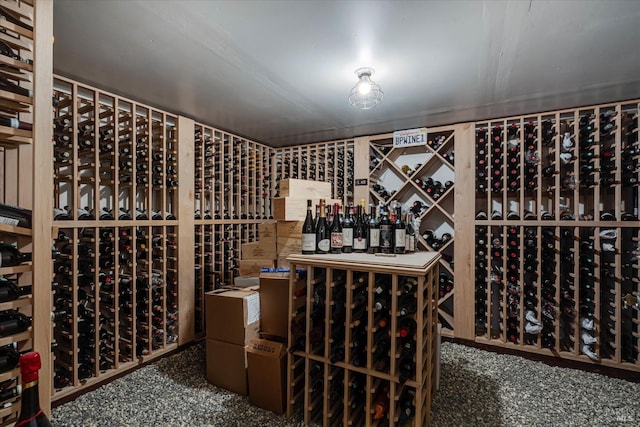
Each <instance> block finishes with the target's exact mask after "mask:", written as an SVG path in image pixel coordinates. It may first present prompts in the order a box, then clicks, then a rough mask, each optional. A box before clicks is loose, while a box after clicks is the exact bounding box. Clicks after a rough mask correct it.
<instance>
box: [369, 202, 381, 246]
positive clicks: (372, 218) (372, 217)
mask: <svg viewBox="0 0 640 427" xmlns="http://www.w3.org/2000/svg"><path fill="white" fill-rule="evenodd" d="M369 209H370V214H369V230H368V231H369V233H368V244H369V247H368V249H367V253H369V254H375V253H377V252H378V251H379V250H380V224H379V223H378V218H377V217H376V207H375V205H373V204H372V205H370V208H369Z"/></svg>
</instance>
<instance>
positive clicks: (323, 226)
mask: <svg viewBox="0 0 640 427" xmlns="http://www.w3.org/2000/svg"><path fill="white" fill-rule="evenodd" d="M319 212H320V213H319V214H318V215H319V216H318V224H317V225H316V253H319V254H328V253H329V250H330V249H331V241H330V232H329V224H327V217H326V211H325V201H324V199H320V211H319Z"/></svg>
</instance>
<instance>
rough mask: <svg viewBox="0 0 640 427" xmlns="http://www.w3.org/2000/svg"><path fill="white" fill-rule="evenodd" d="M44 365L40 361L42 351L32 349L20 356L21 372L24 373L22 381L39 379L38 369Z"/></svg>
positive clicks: (24, 382)
mask: <svg viewBox="0 0 640 427" xmlns="http://www.w3.org/2000/svg"><path fill="white" fill-rule="evenodd" d="M41 367H42V363H41V361H40V353H38V352H34V351H31V352H29V353H25V354H23V355H22V356H20V373H21V374H22V383H23V384H26V383H28V382H31V381H34V380H37V379H38V371H39V370H40V368H41Z"/></svg>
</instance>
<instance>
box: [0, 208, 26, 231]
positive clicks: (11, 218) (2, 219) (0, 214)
mask: <svg viewBox="0 0 640 427" xmlns="http://www.w3.org/2000/svg"><path fill="white" fill-rule="evenodd" d="M31 218H32V213H31V211H30V210H29V209H24V208H21V207H19V206H12V205H7V204H5V203H0V224H7V225H11V226H13V227H25V228H31Z"/></svg>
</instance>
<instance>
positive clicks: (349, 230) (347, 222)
mask: <svg viewBox="0 0 640 427" xmlns="http://www.w3.org/2000/svg"><path fill="white" fill-rule="evenodd" d="M353 227H354V223H353V205H351V206H349V208H348V209H347V208H345V215H344V221H343V223H342V252H344V253H351V252H353Z"/></svg>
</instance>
